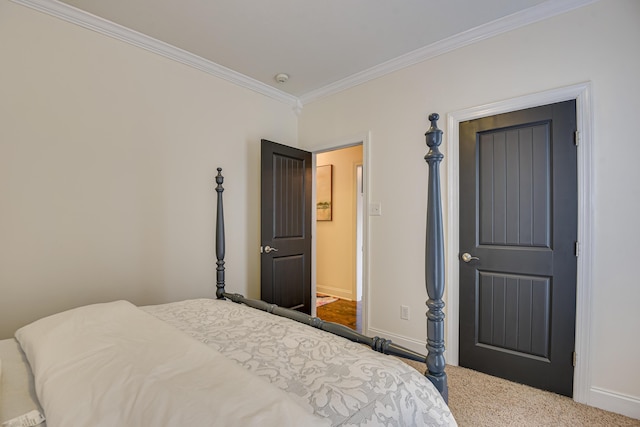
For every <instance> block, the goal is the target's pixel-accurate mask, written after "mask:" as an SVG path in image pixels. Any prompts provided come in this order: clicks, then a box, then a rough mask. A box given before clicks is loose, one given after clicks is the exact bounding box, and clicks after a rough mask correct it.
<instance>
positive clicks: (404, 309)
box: [400, 305, 409, 320]
mask: <svg viewBox="0 0 640 427" xmlns="http://www.w3.org/2000/svg"><path fill="white" fill-rule="evenodd" d="M400 318H401V319H403V320H409V306H406V305H401V306H400Z"/></svg>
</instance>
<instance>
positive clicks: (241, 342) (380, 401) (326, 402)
mask: <svg viewBox="0 0 640 427" xmlns="http://www.w3.org/2000/svg"><path fill="white" fill-rule="evenodd" d="M141 308H142V309H143V310H144V311H146V312H147V313H150V314H152V315H153V316H155V317H157V318H159V319H161V320H164V321H165V322H167V323H169V324H171V325H173V326H175V327H176V328H178V329H180V330H182V331H183V332H185V333H187V334H188V335H191V336H192V337H194V338H196V339H197V340H199V341H201V342H204V343H205V344H207V345H209V346H210V347H212V348H214V349H215V350H217V351H219V352H221V353H222V354H224V355H225V356H226V357H228V358H230V359H232V360H234V361H236V362H237V363H239V364H240V365H242V366H244V367H245V368H246V369H247V370H249V371H251V372H253V373H255V374H256V375H259V376H261V377H262V378H264V379H266V380H268V381H269V382H271V383H272V384H274V385H277V386H278V387H280V388H281V389H283V390H285V391H287V392H288V393H289V394H291V395H293V396H297V398H299V399H300V401H301V402H303V403H304V404H306V405H310V406H311V407H312V408H313V411H314V412H315V413H316V414H318V415H320V416H322V417H325V418H328V419H329V420H331V423H332V425H333V426H345V427H346V426H382V425H383V426H455V425H456V422H455V420H454V419H453V416H452V415H451V412H450V410H449V408H448V407H447V405H446V404H445V402H444V400H443V399H442V397H441V396H440V394H439V393H438V391H437V390H436V388H435V387H434V386H433V384H431V382H430V381H429V380H428V379H426V378H425V377H424V376H423V375H421V374H420V373H419V372H418V371H416V370H415V369H413V368H412V367H410V366H408V365H407V364H405V363H402V362H401V361H399V360H397V359H395V358H394V357H391V356H386V355H383V354H379V353H376V352H374V351H373V350H371V349H369V348H367V347H365V346H363V345H361V344H356V343H353V342H351V341H348V340H346V339H344V338H341V337H337V336H334V335H332V334H329V333H327V332H324V331H321V330H318V329H315V328H311V327H309V326H307V325H303V324H300V323H297V322H295V321H293V320H289V319H285V318H281V317H278V316H275V315H272V314H269V313H265V312H262V311H260V310H256V309H253V308H250V307H246V306H244V305H241V304H236V303H233V302H230V301H222V300H212V299H196V300H188V301H181V302H176V303H169V304H162V305H156V306H145V307H141Z"/></svg>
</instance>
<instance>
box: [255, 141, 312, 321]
mask: <svg viewBox="0 0 640 427" xmlns="http://www.w3.org/2000/svg"><path fill="white" fill-rule="evenodd" d="M311 180H312V169H311V153H309V152H307V151H303V150H299V149H297V148H293V147H288V146H286V145H282V144H277V143H275V142H271V141H267V140H264V139H263V140H262V201H261V205H262V207H261V209H262V215H261V239H262V247H261V252H262V253H261V263H260V264H261V265H260V269H261V275H260V278H261V281H260V289H261V299H263V300H265V301H267V302H270V303H272V304H277V305H279V306H280V307H286V308H291V309H294V310H299V311H302V312H304V313H307V314H311V182H312V181H311Z"/></svg>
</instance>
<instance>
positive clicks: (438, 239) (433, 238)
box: [216, 113, 449, 401]
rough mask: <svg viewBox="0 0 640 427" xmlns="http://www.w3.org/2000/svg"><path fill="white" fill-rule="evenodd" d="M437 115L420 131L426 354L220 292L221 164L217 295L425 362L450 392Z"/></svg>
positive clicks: (219, 177) (222, 251)
mask: <svg viewBox="0 0 640 427" xmlns="http://www.w3.org/2000/svg"><path fill="white" fill-rule="evenodd" d="M439 118H440V116H439V115H438V114H435V113H434V114H431V115H429V120H430V121H431V127H430V128H429V130H428V131H427V133H426V134H425V137H426V141H427V146H428V147H429V152H428V153H427V155H426V156H425V157H424V158H425V161H426V162H427V164H428V165H429V179H428V198H427V230H426V250H425V279H426V288H427V295H428V297H429V298H428V300H427V355H426V356H424V355H422V354H420V353H417V352H415V351H412V350H410V349H407V348H405V347H402V346H400V345H397V344H394V343H393V342H391V340H387V339H384V338H380V337H373V338H371V337H368V336H366V335H362V334H360V333H358V332H356V331H354V330H352V329H350V328H348V327H346V326H344V325H339V324H337V323H332V322H326V321H324V320H322V319H319V318H318V317H313V316H309V315H308V314H305V313H302V312H299V311H295V310H291V309H288V308H283V307H279V306H277V305H275V304H270V303H268V302H265V301H261V300H254V299H249V298H245V297H244V296H242V295H240V294H232V293H228V292H225V266H224V264H225V262H224V255H225V235H224V209H223V202H222V192H223V191H224V188H223V186H222V184H223V182H224V177H223V176H222V168H218V175H217V176H216V184H217V185H216V192H217V214H216V258H217V262H216V265H217V267H216V297H217V298H218V299H225V298H226V299H229V300H231V301H233V302H235V303H242V304H245V305H247V306H249V307H253V308H256V309H259V310H262V311H266V312H268V313H272V314H275V315H277V316H281V317H286V318H288V319H292V320H295V321H297V322H300V323H304V324H307V325H309V326H313V327H314V328H317V329H321V330H323V331H326V332H330V333H332V334H334V335H338V336H341V337H343V338H346V339H348V340H351V341H353V342H357V343H362V344H365V345H367V346H369V347H371V348H372V349H373V350H375V351H377V352H380V353H384V354H388V355H392V356H398V357H403V358H406V359H409V360H415V361H418V362H422V363H425V364H426V365H427V370H426V372H425V373H424V375H425V376H426V377H427V378H428V379H429V380H430V381H431V382H432V383H433V384H434V385H435V387H436V388H437V389H438V391H439V392H440V394H441V395H442V397H443V398H444V400H445V401H447V400H448V397H449V389H448V386H447V374H446V372H445V359H444V349H445V347H444V312H443V308H444V302H443V301H442V297H443V294H444V238H443V228H442V202H441V192H440V162H441V161H442V159H443V158H444V155H443V154H442V153H441V152H440V150H439V146H440V144H441V143H442V131H441V130H440V129H438V125H437V121H438V119H439Z"/></svg>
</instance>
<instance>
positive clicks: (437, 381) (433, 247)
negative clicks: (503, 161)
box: [424, 113, 449, 402]
mask: <svg viewBox="0 0 640 427" xmlns="http://www.w3.org/2000/svg"><path fill="white" fill-rule="evenodd" d="M439 118H440V116H439V115H438V114H437V113H433V114H431V115H429V120H430V121H431V127H430V128H429V130H428V131H427V133H426V134H425V136H426V139H427V146H429V152H428V153H427V155H426V156H424V159H425V160H426V162H427V164H428V165H429V183H428V191H429V193H428V198H427V236H426V248H425V249H426V250H425V279H426V285H427V295H428V296H429V299H428V300H427V372H426V373H425V376H426V377H427V378H428V379H429V380H430V381H431V382H432V383H433V385H435V386H436V388H437V389H438V391H440V394H441V395H442V397H443V398H444V400H445V402H447V401H448V400H449V387H448V385H447V374H446V373H445V364H446V363H445V360H444V312H443V311H442V309H443V308H444V301H442V296H443V294H444V238H443V229H442V202H441V194H440V162H441V161H442V159H443V158H444V155H443V154H442V153H441V152H440V150H439V147H440V144H441V143H442V131H441V130H440V129H438V123H437V122H438V119H439Z"/></svg>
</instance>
